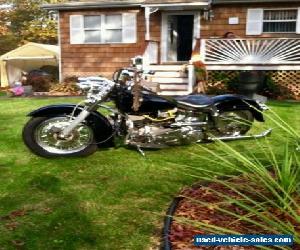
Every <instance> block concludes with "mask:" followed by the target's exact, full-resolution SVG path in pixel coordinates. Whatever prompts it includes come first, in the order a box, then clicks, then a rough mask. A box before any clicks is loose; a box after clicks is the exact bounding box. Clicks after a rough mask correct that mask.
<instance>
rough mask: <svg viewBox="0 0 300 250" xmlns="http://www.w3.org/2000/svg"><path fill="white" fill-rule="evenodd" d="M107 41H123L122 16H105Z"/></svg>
mask: <svg viewBox="0 0 300 250" xmlns="http://www.w3.org/2000/svg"><path fill="white" fill-rule="evenodd" d="M105 41H106V42H109V43H116V42H122V16H121V15H107V16H105Z"/></svg>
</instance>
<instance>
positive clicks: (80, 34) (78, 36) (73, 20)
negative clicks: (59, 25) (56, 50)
mask: <svg viewBox="0 0 300 250" xmlns="http://www.w3.org/2000/svg"><path fill="white" fill-rule="evenodd" d="M70 43H71V44H83V43H84V24H83V16H82V15H71V16H70Z"/></svg>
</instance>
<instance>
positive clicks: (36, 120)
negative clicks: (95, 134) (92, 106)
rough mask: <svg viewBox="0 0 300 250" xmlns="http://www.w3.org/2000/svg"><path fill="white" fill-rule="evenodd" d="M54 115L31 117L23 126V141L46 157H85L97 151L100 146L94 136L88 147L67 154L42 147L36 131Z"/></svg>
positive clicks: (38, 153) (35, 152) (35, 151)
mask: <svg viewBox="0 0 300 250" xmlns="http://www.w3.org/2000/svg"><path fill="white" fill-rule="evenodd" d="M50 118H53V117H33V118H31V119H30V120H29V121H28V122H27V124H26V125H25V126H24V128H23V134H22V136H23V141H24V143H25V145H26V146H27V147H28V148H29V149H30V150H31V151H32V152H33V153H34V154H36V155H38V156H41V157H45V158H55V157H76V156H77V157H78V156H80V157H84V156H89V155H91V154H93V153H95V152H96V151H97V150H98V146H97V144H96V142H95V138H93V142H92V143H91V144H89V145H87V146H86V148H84V149H82V150H80V151H78V152H72V153H66V154H56V153H51V152H48V151H47V150H45V149H44V148H43V147H41V146H40V145H39V144H38V143H37V141H36V138H35V131H36V130H37V128H38V127H39V125H40V124H42V123H43V122H45V121H47V120H48V119H50Z"/></svg>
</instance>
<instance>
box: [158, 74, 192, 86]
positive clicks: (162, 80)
mask: <svg viewBox="0 0 300 250" xmlns="http://www.w3.org/2000/svg"><path fill="white" fill-rule="evenodd" d="M152 82H157V83H170V84H172V83H186V84H187V83H189V79H188V78H186V77H184V78H183V77H176V78H174V77H156V75H155V77H153V78H152Z"/></svg>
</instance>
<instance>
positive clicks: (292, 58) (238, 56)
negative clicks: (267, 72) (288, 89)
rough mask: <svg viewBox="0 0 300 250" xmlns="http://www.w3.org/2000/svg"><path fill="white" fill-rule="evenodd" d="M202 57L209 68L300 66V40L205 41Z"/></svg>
mask: <svg viewBox="0 0 300 250" xmlns="http://www.w3.org/2000/svg"><path fill="white" fill-rule="evenodd" d="M201 56H202V60H203V61H204V62H205V64H206V65H208V66H209V65H219V66H223V67H224V66H225V65H227V66H229V65H235V66H237V67H238V66H240V67H241V66H242V65H244V66H247V65H248V66H251V65H252V66H253V65H255V66H257V67H259V66H267V65H268V66H277V67H278V66H289V67H297V68H299V66H300V39H297V38H295V39H293V38H292V39H285V38H279V39H277V38H257V39H203V40H202V41H201Z"/></svg>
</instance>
